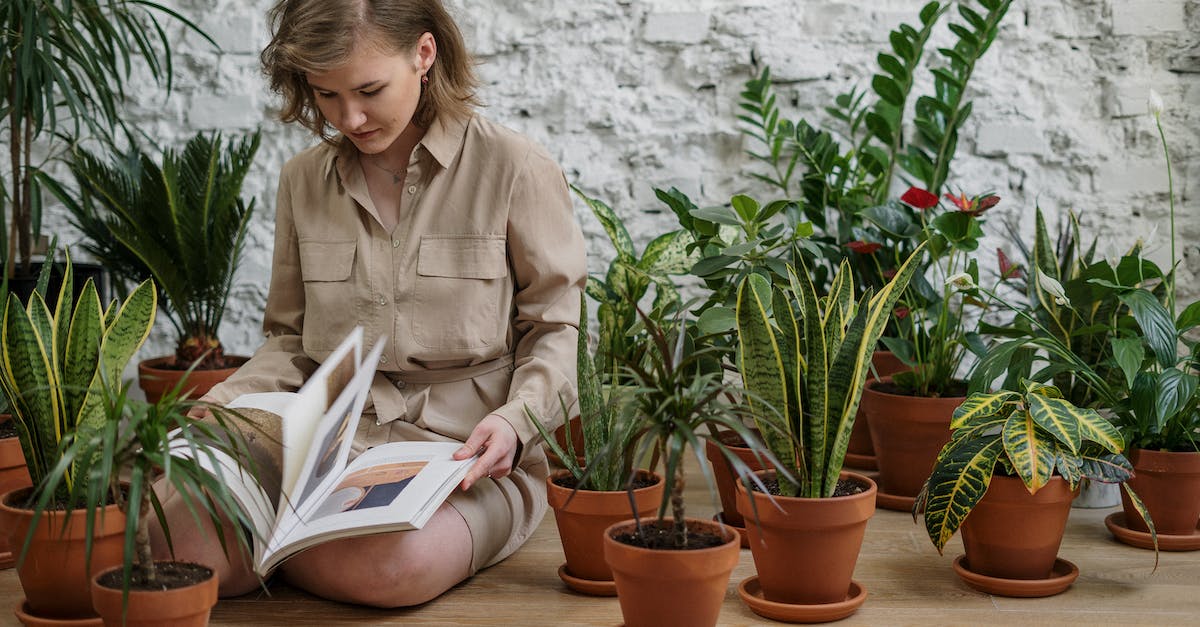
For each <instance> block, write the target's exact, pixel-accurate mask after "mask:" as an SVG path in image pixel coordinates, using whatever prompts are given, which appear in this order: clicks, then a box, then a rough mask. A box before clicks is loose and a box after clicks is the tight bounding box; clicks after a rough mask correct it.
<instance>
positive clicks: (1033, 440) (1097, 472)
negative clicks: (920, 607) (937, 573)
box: [913, 381, 1149, 597]
mask: <svg viewBox="0 0 1200 627" xmlns="http://www.w3.org/2000/svg"><path fill="white" fill-rule="evenodd" d="M1023 387H1024V389H1023V391H1022V392H1020V393H1018V392H1012V391H1000V392H997V393H994V394H986V393H978V394H973V395H971V396H970V397H969V398H968V399H967V400H966V401H965V402H964V403H963V404H962V405H961V406H960V407H959V408H958V409H957V410H955V412H954V422H953V423H952V424H951V428H952V429H953V435H952V438H951V441H950V442H949V443H948V444H947V445H946V446H945V448H943V449H942V451H941V452H940V454H939V455H938V459H937V462H936V463H935V464H934V467H933V473H932V474H931V475H930V476H929V479H928V480H927V481H926V483H925V486H924V487H923V489H922V491H921V494H920V495H919V496H918V498H917V502H916V505H915V506H914V509H913V513H914V516H915V515H917V514H919V513H920V512H921V511H924V514H925V516H924V518H925V529H926V531H927V532H928V534H929V538H930V540H932V541H933V544H934V546H935V547H937V549H938V552H939V553H940V552H941V551H942V550H943V548H944V547H945V545H946V542H947V541H949V540H950V538H951V537H952V536H953V535H954V533H955V532H956V531H958V529H959V528H960V527H961V528H962V531H963V544H964V546H965V548H966V554H965V555H964V556H960V557H959V558H958V559H956V560H955V562H954V569H955V571H956V572H957V573H958V575H959V576H960V577H962V579H963V580H964V581H965V582H966V583H967V584H968V585H970V586H971V587H973V588H976V589H978V590H982V591H984V592H987V593H989V594H1000V595H1006V596H1023V597H1028V596H1049V595H1053V594H1058V593H1059V592H1062V591H1063V590H1065V589H1067V587H1069V586H1070V585H1071V583H1072V582H1073V581H1074V580H1075V578H1076V577H1078V575H1079V569H1078V568H1077V567H1075V565H1074V564H1072V563H1070V562H1068V561H1066V560H1064V559H1061V558H1060V557H1058V549H1059V545H1060V544H1061V542H1062V536H1063V531H1064V530H1065V528H1066V524H1067V516H1068V515H1069V514H1070V510H1071V499H1072V496H1073V494H1074V492H1075V490H1076V488H1077V487H1078V485H1079V482H1080V481H1082V480H1083V479H1084V478H1087V479H1090V480H1092V481H1101V482H1105V483H1123V484H1124V487H1125V493H1126V494H1127V495H1128V496H1129V497H1130V499H1131V502H1133V503H1135V504H1137V507H1138V508H1139V510H1140V512H1141V513H1142V515H1146V514H1145V509H1144V507H1143V506H1142V505H1141V501H1140V500H1139V499H1138V497H1137V494H1136V493H1135V492H1134V491H1133V490H1132V489H1131V488H1130V485H1129V483H1128V479H1130V477H1131V476H1132V473H1133V467H1132V466H1131V465H1130V464H1129V461H1128V460H1126V459H1125V457H1124V456H1122V455H1121V451H1122V450H1124V447H1125V442H1124V440H1123V438H1122V437H1121V433H1120V432H1119V431H1118V430H1117V429H1116V428H1115V427H1114V426H1113V425H1112V423H1110V422H1109V421H1108V420H1106V419H1104V418H1103V417H1101V416H1100V414H1098V413H1097V412H1096V411H1095V410H1091V409H1081V408H1079V407H1076V406H1075V405H1073V404H1071V402H1070V401H1068V400H1066V399H1064V398H1063V396H1062V392H1061V391H1059V389H1058V388H1056V387H1053V386H1047V385H1041V384H1038V383H1033V382H1030V381H1026V382H1024V384H1023ZM1147 520H1149V517H1148V516H1147Z"/></svg>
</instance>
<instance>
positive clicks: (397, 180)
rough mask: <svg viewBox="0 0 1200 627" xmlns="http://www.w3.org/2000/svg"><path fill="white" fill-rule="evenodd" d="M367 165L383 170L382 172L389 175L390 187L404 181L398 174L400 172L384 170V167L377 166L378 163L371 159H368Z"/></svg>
mask: <svg viewBox="0 0 1200 627" xmlns="http://www.w3.org/2000/svg"><path fill="white" fill-rule="evenodd" d="M367 163H370V164H371V165H373V166H375V167H377V168H379V169H380V170H383V171H384V172H387V173H388V174H391V175H392V185H399V184H400V181H403V180H404V176H402V175H401V174H400V170H390V169H388V168H385V167H383V166H381V165H379V164H378V163H376V162H375V161H374V160H373V159H368V160H367Z"/></svg>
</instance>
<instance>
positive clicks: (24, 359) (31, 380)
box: [0, 292, 61, 476]
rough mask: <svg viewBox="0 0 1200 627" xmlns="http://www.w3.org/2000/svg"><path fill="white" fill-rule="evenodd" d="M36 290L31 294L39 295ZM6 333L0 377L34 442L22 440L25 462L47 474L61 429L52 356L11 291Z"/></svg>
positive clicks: (35, 471) (0, 344)
mask: <svg viewBox="0 0 1200 627" xmlns="http://www.w3.org/2000/svg"><path fill="white" fill-rule="evenodd" d="M39 297H40V296H39V295H38V294H37V292H34V295H33V297H32V298H39ZM3 333H4V335H3V338H0V339H2V342H0V352H2V355H0V356H2V357H3V360H4V367H3V368H0V380H2V381H3V384H4V392H5V395H6V396H8V400H9V402H11V403H12V404H13V408H14V410H15V411H14V412H13V415H14V419H15V420H17V421H19V422H20V423H21V427H22V428H23V429H25V430H26V431H28V432H29V434H30V436H31V437H30V440H31V444H30V445H29V446H26V445H25V444H26V443H25V442H24V441H22V443H21V444H22V450H23V452H24V453H25V460H26V463H28V464H29V465H30V467H31V468H30V472H31V474H33V475H34V476H44V473H45V472H46V471H47V470H49V467H50V465H51V464H52V463H53V460H54V459H55V451H56V450H57V448H58V441H59V433H60V431H61V429H60V427H59V424H58V420H56V419H54V418H56V417H57V416H58V411H59V406H58V396H57V395H56V394H50V393H49V390H50V389H51V388H50V384H51V379H52V376H53V370H52V369H51V365H52V364H51V362H50V356H49V355H48V354H47V353H46V351H45V350H43V348H42V342H41V340H40V339H39V338H38V337H37V331H36V330H35V328H34V326H33V323H32V321H31V320H30V319H29V314H28V312H26V311H25V308H24V307H22V306H21V301H20V299H18V298H17V295H16V294H9V296H8V304H7V306H6V307H5V309H4V331H3ZM43 416H47V417H51V419H50V420H35V419H30V417H43Z"/></svg>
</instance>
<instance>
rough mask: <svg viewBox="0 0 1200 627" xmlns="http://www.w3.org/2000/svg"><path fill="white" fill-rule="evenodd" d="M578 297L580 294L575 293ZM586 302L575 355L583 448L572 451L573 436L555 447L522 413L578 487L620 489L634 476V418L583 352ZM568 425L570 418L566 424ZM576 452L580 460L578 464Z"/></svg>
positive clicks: (542, 426) (541, 426)
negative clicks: (605, 391) (581, 460)
mask: <svg viewBox="0 0 1200 627" xmlns="http://www.w3.org/2000/svg"><path fill="white" fill-rule="evenodd" d="M580 300H583V297H580ZM587 322H588V320H587V303H586V302H581V303H580V308H579V329H580V332H579V343H578V347H577V348H578V353H577V356H576V359H575V363H576V369H577V371H578V373H577V374H578V381H579V384H578V386H579V421H580V423H581V425H582V428H583V450H582V451H576V450H575V444H574V442H573V438H570V437H567V438H566V439H565V441H566V446H559V444H558V442H556V441H555V439H554V437H553V435H552V434H551V433H550V431H549V429H547V427H546V425H545V424H544V423H543V422H542V420H541V419H540V418H538V416H536V415H534V413H533V411H532V410H530V409H529V407H528V406H526V407H525V415H526V416H528V417H529V419H530V420H531V421H532V422H533V425H534V426H535V427H537V430H538V433H540V434H541V436H542V438H543V439H544V440H545V441H546V444H547V445H548V446H549V447H550V449H551V450H552V451H554V454H555V455H558V458H559V459H561V460H562V463H563V465H564V466H565V467H566V469H567V471H568V472H570V473H571V476H572V477H574V479H575V484H576V487H577V488H578V489H580V490H596V491H604V492H611V491H616V490H621V489H623V488H625V487H626V486H627V485H628V484H629V480H630V479H631V478H632V477H633V474H632V468H633V460H632V458H631V457H630V456H631V455H632V448H633V447H634V445H635V444H636V437H635V436H636V435H637V423H636V422H634V421H633V420H631V419H630V417H629V416H628V414H626V413H623V412H622V411H621V407H620V404H621V399H620V398H619V396H620V395H619V394H615V393H614V392H615V390H616V389H617V386H615V385H609V386H608V388H609V390H610V392H609V394H608V396H607V398H606V397H605V394H604V387H605V385H604V384H603V383H602V382H601V380H600V377H599V376H598V374H597V373H596V365H595V362H594V361H593V359H592V356H591V353H590V352H589V351H588V344H587V332H586V330H587V328H588V324H587ZM562 409H563V414H562V415H563V420H564V421H569V419H570V412H569V410H568V408H567V406H566V404H565V403H563V408H562ZM568 424H569V423H568ZM578 453H582V454H583V459H584V462H583V464H580V463H579V460H578V457H577V455H578Z"/></svg>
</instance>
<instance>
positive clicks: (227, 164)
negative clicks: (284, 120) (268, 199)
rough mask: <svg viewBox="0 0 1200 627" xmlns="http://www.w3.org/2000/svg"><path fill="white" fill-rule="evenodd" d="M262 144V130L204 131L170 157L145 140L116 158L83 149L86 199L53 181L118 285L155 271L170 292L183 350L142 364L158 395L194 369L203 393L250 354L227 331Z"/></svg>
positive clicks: (145, 385) (77, 165)
mask: <svg viewBox="0 0 1200 627" xmlns="http://www.w3.org/2000/svg"><path fill="white" fill-rule="evenodd" d="M258 145H259V133H258V132H254V133H253V134H251V135H249V136H247V137H243V138H241V139H240V140H236V141H235V140H232V139H231V140H229V141H228V142H226V141H225V140H224V139H223V138H222V137H221V135H219V134H205V133H199V134H197V135H196V136H194V137H193V138H192V139H191V140H189V141H188V143H187V145H186V146H185V147H184V148H183V150H182V151H174V150H167V151H166V152H164V153H163V155H162V161H161V164H160V163H159V162H157V161H155V160H154V159H152V158H151V157H150V156H149V155H147V154H145V153H144V152H142V150H141V149H140V148H138V147H136V146H134V147H132V148H130V149H129V150H128V151H127V152H124V153H121V154H114V155H112V156H111V157H110V158H109V160H108V161H107V162H106V161H105V160H104V159H103V158H101V157H99V156H97V155H94V154H92V153H89V152H87V151H85V150H79V151H78V152H77V153H75V154H74V155H73V157H72V159H71V161H70V166H71V172H72V173H73V174H74V176H75V180H76V182H77V184H78V186H79V193H78V196H77V197H76V196H75V195H73V194H70V193H67V192H66V191H65V190H64V189H63V188H62V187H61V186H58V185H54V186H53V187H52V189H53V190H54V192H55V194H56V195H57V196H58V197H59V198H60V199H61V200H62V201H63V202H64V204H65V205H66V206H67V209H68V210H69V211H70V214H71V218H72V222H73V224H74V225H75V226H76V227H77V228H79V230H80V231H82V232H83V233H84V234H85V235H86V236H87V238H88V240H89V241H88V243H87V244H85V245H84V250H86V251H88V252H89V253H91V254H92V255H93V256H95V257H96V258H97V259H99V260H100V261H101V262H102V263H104V265H105V266H106V267H108V268H109V269H110V271H111V272H112V273H113V275H114V277H115V278H116V279H117V283H118V286H124V285H130V284H133V283H136V282H137V281H141V280H144V279H146V278H148V277H152V278H153V279H154V281H155V283H156V284H157V285H158V288H159V290H160V291H161V293H162V295H163V297H164V310H165V311H166V313H167V315H168V317H169V318H170V320H171V323H172V324H173V325H174V327H175V332H176V344H175V354H174V355H172V356H167V357H160V358H155V359H149V360H146V361H143V362H142V363H141V364H139V366H138V374H139V377H140V382H141V386H142V389H143V390H144V391H145V392H146V398H147V399H148V400H150V401H151V402H153V401H154V400H155V399H157V398H158V396H159V395H160V394H161V393H162V392H163V391H164V390H167V389H171V388H172V387H174V385H175V381H177V380H178V379H179V378H180V377H182V376H183V375H184V374H185V373H189V374H188V384H187V386H186V387H185V388H184V389H185V390H189V391H190V393H191V394H193V395H195V396H197V397H199V396H201V395H203V394H204V393H205V392H207V391H208V390H209V388H211V387H212V386H213V385H216V384H217V383H219V382H221V381H223V380H224V379H225V378H226V377H228V376H229V375H230V374H232V373H233V371H234V370H235V369H236V368H237V367H238V366H240V365H241V364H242V363H244V362H245V361H246V358H245V357H235V356H230V355H226V354H225V349H224V346H223V345H222V344H221V341H220V339H219V337H218V332H219V331H220V326H221V319H222V317H223V315H224V313H225V306H226V303H227V300H228V298H229V291H230V288H231V286H232V285H233V277H234V273H235V271H236V270H237V266H238V260H239V258H240V256H241V253H242V246H243V243H244V241H245V237H246V228H247V226H248V225H249V223H250V216H251V215H252V213H253V211H254V199H251V200H250V201H249V202H247V201H245V200H244V199H243V198H242V197H241V196H240V194H241V187H242V181H243V180H244V179H245V176H246V173H247V172H248V171H249V169H250V165H251V162H252V161H253V159H254V155H255V153H256V152H257V150H258Z"/></svg>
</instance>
